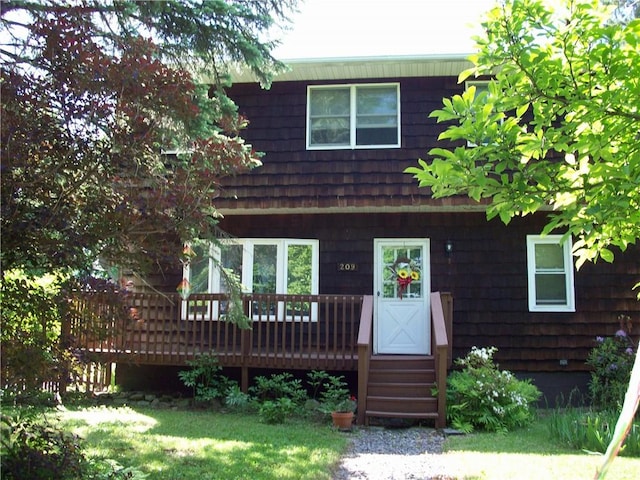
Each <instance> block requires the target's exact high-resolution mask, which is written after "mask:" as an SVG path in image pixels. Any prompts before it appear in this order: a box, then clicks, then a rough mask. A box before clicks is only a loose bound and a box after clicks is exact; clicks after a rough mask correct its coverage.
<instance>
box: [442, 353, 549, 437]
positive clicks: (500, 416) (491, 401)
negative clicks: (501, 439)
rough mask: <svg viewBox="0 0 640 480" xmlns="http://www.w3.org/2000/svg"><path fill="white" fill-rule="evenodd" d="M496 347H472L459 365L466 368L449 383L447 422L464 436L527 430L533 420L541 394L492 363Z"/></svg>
mask: <svg viewBox="0 0 640 480" xmlns="http://www.w3.org/2000/svg"><path fill="white" fill-rule="evenodd" d="M496 351H497V349H496V348H495V347H490V348H476V347H473V348H472V349H471V351H470V352H469V354H468V355H467V356H466V357H465V358H463V359H457V360H456V362H455V363H456V364H457V365H460V366H461V367H463V369H462V370H460V371H454V372H452V373H451V374H450V375H449V377H448V379H447V421H448V422H449V424H450V425H451V426H453V427H454V428H456V429H458V430H461V431H463V432H466V433H468V432H471V431H473V430H474V429H476V428H477V429H480V430H487V431H491V432H499V431H507V430H510V429H513V428H515V427H521V426H525V425H527V424H529V423H531V422H532V421H533V419H534V410H533V406H532V405H533V403H534V402H535V401H537V400H538V398H539V397H540V391H539V390H538V389H537V388H536V387H535V386H534V385H533V384H531V382H530V381H529V380H518V379H517V378H516V377H514V376H513V374H512V373H511V372H508V371H506V370H502V371H501V370H499V369H498V366H497V365H496V364H495V363H494V362H493V354H494V353H495V352H496Z"/></svg>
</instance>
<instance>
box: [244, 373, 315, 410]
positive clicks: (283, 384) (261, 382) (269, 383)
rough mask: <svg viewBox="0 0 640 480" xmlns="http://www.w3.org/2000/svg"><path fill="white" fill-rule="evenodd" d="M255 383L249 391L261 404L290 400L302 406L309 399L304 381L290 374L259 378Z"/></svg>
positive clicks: (275, 374) (256, 378) (255, 379)
mask: <svg viewBox="0 0 640 480" xmlns="http://www.w3.org/2000/svg"><path fill="white" fill-rule="evenodd" d="M254 382H255V385H253V386H251V387H250V388H249V391H250V393H251V394H252V395H253V396H254V397H255V398H256V400H257V401H258V403H261V404H262V403H264V402H266V401H268V400H279V399H281V398H288V399H289V400H291V401H292V402H293V403H294V404H296V405H302V404H304V402H305V401H306V400H307V398H308V397H307V391H306V390H305V389H304V387H303V386H302V381H301V380H299V379H296V378H294V377H293V375H292V374H290V373H289V372H283V373H274V374H272V375H271V376H270V377H264V376H258V377H255V378H254Z"/></svg>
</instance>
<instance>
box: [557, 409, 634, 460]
mask: <svg viewBox="0 0 640 480" xmlns="http://www.w3.org/2000/svg"><path fill="white" fill-rule="evenodd" d="M550 420H551V421H550V423H549V430H550V434H551V437H552V438H553V439H555V441H557V442H558V443H559V444H560V445H563V446H567V447H570V448H575V449H576V450H586V451H590V452H600V453H604V452H605V451H606V450H607V447H608V445H609V443H610V442H611V439H612V437H613V431H614V429H615V426H616V422H617V420H618V413H617V412H612V411H594V410H591V409H581V408H571V407H567V408H557V409H555V410H554V411H553V412H552V414H551V419H550ZM620 455H623V456H629V457H639V456H640V423H638V422H634V423H633V425H632V426H631V429H630V430H629V434H628V435H627V438H626V440H625V442H624V444H623V447H622V450H621V451H620Z"/></svg>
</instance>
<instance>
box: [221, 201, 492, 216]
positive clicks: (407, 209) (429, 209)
mask: <svg viewBox="0 0 640 480" xmlns="http://www.w3.org/2000/svg"><path fill="white" fill-rule="evenodd" d="M486 209H487V207H486V205H481V204H475V205H444V206H443V205H439V206H435V205H420V206H417V205H416V206H413V205H409V206H400V207H358V206H349V207H327V208H320V207H309V208H268V209H265V208H236V209H234V208H221V209H218V210H216V212H217V213H218V214H220V216H222V217H233V216H238V215H260V216H264V215H321V214H335V213H361V214H369V213H455V212H485V211H486Z"/></svg>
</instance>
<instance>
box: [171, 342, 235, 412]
mask: <svg viewBox="0 0 640 480" xmlns="http://www.w3.org/2000/svg"><path fill="white" fill-rule="evenodd" d="M187 364H188V365H189V366H190V367H191V369H190V370H182V371H181V372H179V373H178V377H179V378H180V380H181V381H182V383H184V385H185V386H187V387H191V388H193V396H194V399H195V400H197V401H200V402H210V401H211V400H223V399H224V398H225V397H226V396H227V392H228V391H229V388H231V387H232V386H233V385H235V382H233V381H231V380H229V378H228V377H226V376H224V375H222V373H221V371H222V367H221V366H220V365H219V364H218V357H217V356H216V355H215V354H214V353H203V354H202V355H198V356H197V357H196V358H195V359H194V360H190V361H189V362H187Z"/></svg>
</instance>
